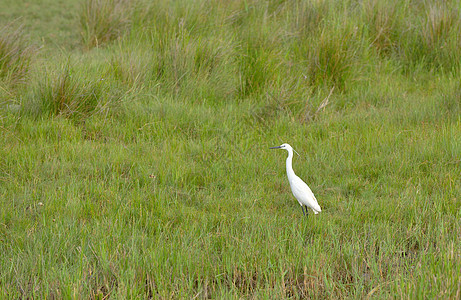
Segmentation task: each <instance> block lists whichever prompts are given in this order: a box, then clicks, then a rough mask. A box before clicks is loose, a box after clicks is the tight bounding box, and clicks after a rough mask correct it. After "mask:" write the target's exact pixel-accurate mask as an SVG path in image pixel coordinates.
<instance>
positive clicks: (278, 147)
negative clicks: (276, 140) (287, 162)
mask: <svg viewBox="0 0 461 300" xmlns="http://www.w3.org/2000/svg"><path fill="white" fill-rule="evenodd" d="M280 148H282V147H281V146H277V147H269V149H280Z"/></svg>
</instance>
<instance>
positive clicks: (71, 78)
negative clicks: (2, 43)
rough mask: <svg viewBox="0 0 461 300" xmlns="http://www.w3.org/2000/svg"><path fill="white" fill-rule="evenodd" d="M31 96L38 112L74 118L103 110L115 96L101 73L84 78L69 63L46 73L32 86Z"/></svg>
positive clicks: (85, 116)
mask: <svg viewBox="0 0 461 300" xmlns="http://www.w3.org/2000/svg"><path fill="white" fill-rule="evenodd" d="M31 97H32V98H33V101H34V102H35V103H38V106H39V111H40V113H44V114H48V115H52V116H63V117H66V118H70V119H76V120H82V119H85V118H87V117H89V116H90V115H92V114H93V113H95V112H101V111H104V110H106V109H108V107H109V106H110V105H111V104H113V103H114V102H115V100H116V97H115V96H114V92H113V91H112V92H109V87H108V86H107V84H106V82H105V79H104V78H103V77H99V78H97V79H94V78H88V76H85V75H83V74H82V71H81V70H79V69H77V68H75V67H73V66H71V65H70V63H67V64H65V65H63V66H62V67H61V69H60V70H58V71H56V72H50V73H48V74H47V76H45V77H44V78H43V79H42V81H40V82H39V83H38V85H37V86H36V87H34V88H33V89H32V96H31Z"/></svg>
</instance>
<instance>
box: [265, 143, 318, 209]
mask: <svg viewBox="0 0 461 300" xmlns="http://www.w3.org/2000/svg"><path fill="white" fill-rule="evenodd" d="M271 149H285V150H287V151H288V157H287V162H286V167H287V176H288V182H289V183H290V187H291V191H292V192H293V196H295V198H296V199H297V200H298V202H299V204H300V205H301V209H302V210H303V213H304V207H306V213H307V209H308V208H310V209H312V211H313V212H314V214H318V213H319V212H321V211H322V209H321V208H320V205H319V204H318V202H317V199H316V198H315V196H314V193H312V191H311V189H310V188H309V186H307V184H306V183H305V182H304V181H302V179H301V178H299V177H298V176H297V175H296V174H295V172H294V171H293V148H292V147H291V146H290V145H288V144H282V145H281V146H278V147H271Z"/></svg>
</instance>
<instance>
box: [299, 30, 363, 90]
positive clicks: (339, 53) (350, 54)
mask: <svg viewBox="0 0 461 300" xmlns="http://www.w3.org/2000/svg"><path fill="white" fill-rule="evenodd" d="M361 34H362V33H361V29H360V28H359V27H358V26H355V24H353V23H351V22H349V21H347V22H345V21H339V22H335V21H334V22H333V23H330V22H326V23H325V24H324V25H322V27H321V29H320V31H319V33H318V34H316V35H314V36H312V37H307V38H304V39H302V40H300V41H299V42H297V43H296V44H295V46H294V53H295V57H294V60H296V61H297V60H300V62H301V63H302V66H303V69H304V75H305V76H306V78H307V79H308V81H309V83H310V85H311V86H314V87H322V86H335V87H336V88H337V89H338V90H342V89H344V88H345V87H346V83H348V82H350V81H351V80H352V81H353V80H354V77H358V73H359V71H360V59H361V58H362V56H363V52H364V45H363V40H362V37H361Z"/></svg>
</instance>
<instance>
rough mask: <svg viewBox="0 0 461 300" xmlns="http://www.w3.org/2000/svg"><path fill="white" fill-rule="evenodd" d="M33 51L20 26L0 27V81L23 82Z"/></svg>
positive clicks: (7, 82) (8, 83)
mask: <svg viewBox="0 0 461 300" xmlns="http://www.w3.org/2000/svg"><path fill="white" fill-rule="evenodd" d="M35 52H36V49H35V48H34V47H32V46H30V45H28V44H27V42H26V41H25V38H24V29H23V27H22V26H19V27H16V28H15V27H14V26H13V25H12V24H8V25H6V26H3V27H2V28H0V81H3V82H5V84H6V85H9V86H15V85H17V84H19V83H21V82H24V79H25V78H26V76H27V74H28V73H29V70H30V65H31V62H32V58H33V56H34V54H35Z"/></svg>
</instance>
